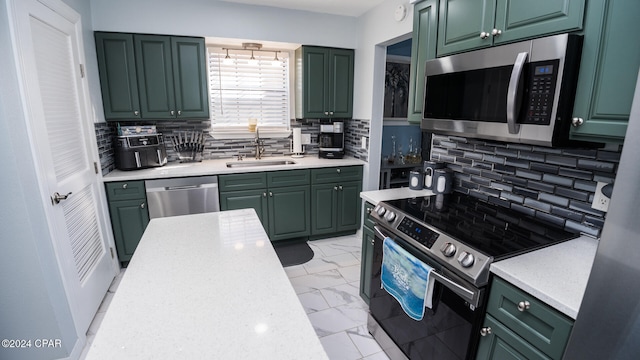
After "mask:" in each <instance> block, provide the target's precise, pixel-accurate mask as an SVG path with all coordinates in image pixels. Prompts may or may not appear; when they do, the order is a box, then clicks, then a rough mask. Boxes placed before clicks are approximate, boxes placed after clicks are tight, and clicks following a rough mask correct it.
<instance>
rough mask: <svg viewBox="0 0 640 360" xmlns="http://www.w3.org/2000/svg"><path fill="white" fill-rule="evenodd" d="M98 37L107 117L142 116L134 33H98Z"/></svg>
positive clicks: (97, 47)
mask: <svg viewBox="0 0 640 360" xmlns="http://www.w3.org/2000/svg"><path fill="white" fill-rule="evenodd" d="M95 40H96V53H97V55H98V71H99V74H100V88H101V90H102V102H103V104H104V116H105V118H106V119H107V120H118V119H140V97H139V95H138V83H137V79H138V76H137V74H136V58H135V53H134V50H133V35H131V34H121V33H100V32H96V33H95Z"/></svg>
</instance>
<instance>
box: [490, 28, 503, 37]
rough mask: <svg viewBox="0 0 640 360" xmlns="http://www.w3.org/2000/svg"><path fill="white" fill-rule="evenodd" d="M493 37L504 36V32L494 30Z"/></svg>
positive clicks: (492, 31)
mask: <svg viewBox="0 0 640 360" xmlns="http://www.w3.org/2000/svg"><path fill="white" fill-rule="evenodd" d="M491 35H493V36H500V35H502V30H498V29H493V30H491Z"/></svg>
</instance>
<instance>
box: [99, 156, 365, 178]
mask: <svg viewBox="0 0 640 360" xmlns="http://www.w3.org/2000/svg"><path fill="white" fill-rule="evenodd" d="M274 160H289V161H293V162H295V164H289V165H268V166H265V165H262V166H242V167H232V168H229V167H227V163H228V162H239V161H237V160H236V159H235V158H233V159H232V158H229V159H218V160H204V161H202V162H194V163H179V162H171V163H169V164H167V165H165V166H162V167H155V168H149V169H141V170H129V171H122V170H114V171H112V172H110V173H108V174H107V175H105V176H104V177H103V181H104V182H111V181H130V180H149V179H163V178H172V177H186V176H202V175H220V174H237V173H248V172H260V171H274V170H294V169H310V168H323V167H332V166H351V165H364V164H365V162H364V161H362V160H359V159H356V158H344V159H321V158H318V156H317V155H307V156H304V157H302V158H293V157H291V156H282V157H263V158H262V159H261V160H255V159H254V158H246V159H244V160H242V163H249V162H253V161H258V162H260V161H262V162H268V161H274Z"/></svg>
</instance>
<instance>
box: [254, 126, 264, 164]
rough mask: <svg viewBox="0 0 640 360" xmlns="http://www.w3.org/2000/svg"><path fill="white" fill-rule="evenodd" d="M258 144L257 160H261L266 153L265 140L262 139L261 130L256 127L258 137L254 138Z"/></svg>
mask: <svg viewBox="0 0 640 360" xmlns="http://www.w3.org/2000/svg"><path fill="white" fill-rule="evenodd" d="M254 142H255V144H256V160H260V159H261V158H262V154H263V153H264V141H263V140H260V130H259V129H258V128H257V127H256V138H255V139H254Z"/></svg>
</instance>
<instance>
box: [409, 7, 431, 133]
mask: <svg viewBox="0 0 640 360" xmlns="http://www.w3.org/2000/svg"><path fill="white" fill-rule="evenodd" d="M437 33H438V1H437V0H428V1H422V2H419V3H417V4H416V5H415V6H414V7H413V36H412V39H411V75H410V77H409V111H408V113H407V120H409V122H410V123H417V124H419V123H420V122H421V121H422V106H423V103H424V71H425V68H424V64H425V62H426V61H427V60H429V59H433V58H435V57H436V39H437Z"/></svg>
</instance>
